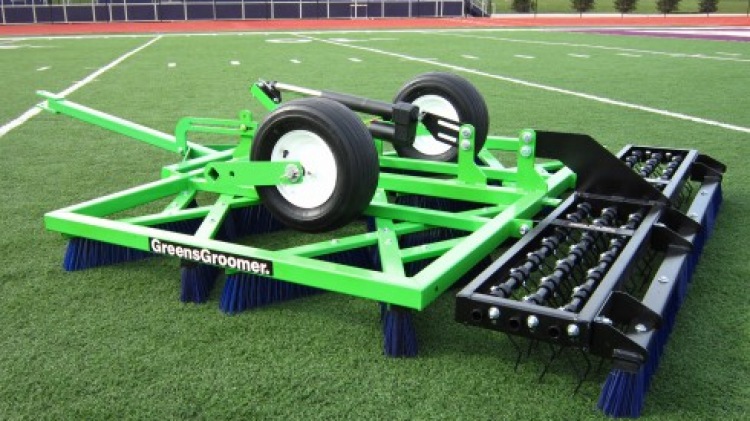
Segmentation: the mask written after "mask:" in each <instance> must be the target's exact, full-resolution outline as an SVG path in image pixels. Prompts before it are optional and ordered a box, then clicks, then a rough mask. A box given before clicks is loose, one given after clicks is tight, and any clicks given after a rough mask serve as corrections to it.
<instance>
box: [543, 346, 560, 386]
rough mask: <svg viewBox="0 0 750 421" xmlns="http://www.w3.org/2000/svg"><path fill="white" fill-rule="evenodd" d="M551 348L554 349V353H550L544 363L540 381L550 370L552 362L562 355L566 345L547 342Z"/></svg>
mask: <svg viewBox="0 0 750 421" xmlns="http://www.w3.org/2000/svg"><path fill="white" fill-rule="evenodd" d="M547 345H548V346H549V348H550V351H552V354H550V356H549V359H548V360H547V362H546V363H545V364H544V368H542V372H541V374H539V382H541V381H542V380H543V379H544V376H545V375H546V374H547V371H549V368H550V366H552V363H553V362H554V361H555V360H556V359H557V357H559V356H560V354H561V353H562V351H563V349H565V347H562V346H554V345H552V344H550V343H548V344H547Z"/></svg>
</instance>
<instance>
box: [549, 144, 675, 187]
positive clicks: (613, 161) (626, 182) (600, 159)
mask: <svg viewBox="0 0 750 421" xmlns="http://www.w3.org/2000/svg"><path fill="white" fill-rule="evenodd" d="M536 139H537V143H536V153H537V156H539V157H541V158H552V159H559V160H560V161H562V162H563V163H565V165H566V166H567V167H569V168H570V169H572V170H573V172H575V173H576V175H577V176H578V185H577V186H576V190H578V191H579V192H585V193H592V194H600V195H607V196H620V197H626V198H632V199H638V200H654V201H663V200H664V196H663V195H662V194H661V192H659V190H657V189H655V188H654V187H653V186H651V185H650V184H649V183H648V182H647V181H646V180H644V179H643V178H641V177H640V176H638V174H636V173H634V172H633V170H631V169H630V168H628V167H627V166H626V165H625V164H624V163H623V162H622V160H620V159H619V158H617V157H616V156H614V155H613V154H612V153H611V152H609V151H608V150H607V149H606V148H604V146H602V145H601V144H599V142H597V141H596V140H594V139H593V138H591V137H590V136H586V135H582V134H575V133H555V132H544V131H538V132H537V134H536Z"/></svg>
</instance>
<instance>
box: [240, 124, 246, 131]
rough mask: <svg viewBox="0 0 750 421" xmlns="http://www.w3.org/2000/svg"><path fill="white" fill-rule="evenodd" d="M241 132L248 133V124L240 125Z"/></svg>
mask: <svg viewBox="0 0 750 421" xmlns="http://www.w3.org/2000/svg"><path fill="white" fill-rule="evenodd" d="M240 130H242V131H243V132H245V131H247V124H240Z"/></svg>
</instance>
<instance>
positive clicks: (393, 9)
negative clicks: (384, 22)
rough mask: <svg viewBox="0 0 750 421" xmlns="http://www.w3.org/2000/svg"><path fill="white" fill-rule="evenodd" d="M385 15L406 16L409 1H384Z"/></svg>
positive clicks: (407, 14)
mask: <svg viewBox="0 0 750 421" xmlns="http://www.w3.org/2000/svg"><path fill="white" fill-rule="evenodd" d="M383 10H385V16H386V17H408V16H409V3H406V2H397V3H396V2H394V3H391V2H385V3H383Z"/></svg>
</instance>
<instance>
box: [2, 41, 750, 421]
mask: <svg viewBox="0 0 750 421" xmlns="http://www.w3.org/2000/svg"><path fill="white" fill-rule="evenodd" d="M152 38H153V37H151V36H142V37H134V38H130V37H117V38H106V39H105V38H93V39H49V40H47V39H17V40H11V39H2V40H0V45H4V46H9V45H10V46H17V47H18V48H4V49H0V57H1V58H2V59H1V60H0V75H3V76H2V78H3V79H4V82H5V83H4V84H3V86H4V88H3V101H2V107H0V125H5V124H6V123H7V122H9V121H11V120H13V119H15V118H16V117H18V116H19V115H21V114H22V113H24V112H25V111H26V110H27V109H29V108H30V107H32V106H33V105H34V104H35V103H36V102H37V101H38V99H37V98H35V96H34V91H35V90H36V89H45V90H50V91H53V92H59V91H63V90H65V89H66V88H68V87H70V86H71V85H73V84H74V83H76V82H77V81H81V80H84V79H85V78H86V77H87V76H88V75H90V74H92V73H93V72H95V71H96V70H97V69H100V68H102V67H103V66H106V65H107V64H108V63H110V62H112V61H113V60H115V59H117V58H118V57H121V56H122V55H123V54H125V53H127V52H129V51H132V50H133V49H135V48H137V47H139V46H142V45H143V44H145V43H146V42H148V41H150V40H151V39H152ZM636 40H637V42H636ZM636 46H637V47H636ZM571 54H572V55H571ZM352 59H356V60H352ZM232 61H237V62H239V64H235V65H233V64H231V62H232ZM293 61H294V62H293ZM170 63H173V64H174V65H173V66H171V67H170V65H169V64H170ZM43 67H48V69H46V70H38V69H41V68H43ZM434 70H447V71H455V72H457V73H459V74H461V75H463V76H465V77H467V78H468V79H469V80H470V81H472V82H473V83H474V84H475V85H476V86H477V87H478V88H479V90H480V91H481V92H482V93H483V94H484V96H485V99H486V101H487V103H488V106H489V109H490V112H491V132H492V133H495V134H503V135H504V134H515V133H517V131H518V130H519V129H521V128H526V127H530V128H537V129H544V130H558V131H571V132H579V133H587V134H590V135H592V136H593V137H595V138H596V139H598V140H599V141H600V142H602V143H603V144H604V145H606V146H607V147H608V148H610V149H611V150H612V151H617V150H618V149H619V148H620V147H622V146H623V145H625V144H627V143H637V144H648V145H659V146H674V147H683V148H698V149H700V150H701V151H702V152H704V153H707V154H709V155H711V156H713V157H714V158H716V159H719V160H721V161H723V162H724V163H726V164H727V165H728V167H729V171H728V174H727V175H726V177H725V179H724V183H723V186H724V205H723V209H722V212H721V214H720V216H719V220H718V223H717V226H716V230H715V232H714V234H713V237H712V239H711V240H710V242H709V243H708V246H707V247H706V248H705V251H704V255H703V258H702V263H701V264H700V266H699V267H698V269H697V272H696V273H695V277H694V281H693V284H692V289H691V291H690V293H689V294H688V297H687V300H686V302H685V304H684V305H683V308H682V311H681V312H680V314H679V318H678V321H677V325H676V327H675V330H674V332H673V334H672V336H671V340H670V342H669V344H668V346H667V348H666V352H665V355H664V357H663V358H662V361H661V363H662V364H661V367H660V369H659V372H658V373H657V375H656V376H655V377H654V382H653V384H652V389H651V392H650V393H649V395H648V397H647V401H646V407H645V411H644V419H672V420H693V419H722V420H724V419H727V420H729V419H735V420H740V419H747V417H748V416H750V414H748V411H749V410H750V306H749V305H748V299H749V298H750V297H749V296H748V289H747V280H748V279H750V265H748V263H747V262H748V260H750V250H749V249H748V248H747V245H748V239H750V225H749V224H748V223H747V211H748V209H750V188H749V187H748V185H747V184H745V183H747V182H748V180H750V166H748V165H747V162H746V161H747V159H748V156H749V155H750V112H748V110H749V109H750V96H749V95H748V74H750V43H741V42H734V43H733V42H717V41H698V40H678V39H663V38H662V39H659V38H633V37H617V36H611V35H595V34H581V33H566V32H539V31H534V30H519V31H444V32H440V33H430V32H417V33H408V32H386V31H384V32H367V33H316V34H307V35H305V34H303V35H294V34H282V33H271V34H265V35H264V34H245V35H236V34H225V35H218V36H191V37H186V36H164V37H162V38H160V39H159V40H158V41H156V42H155V43H153V44H152V45H150V46H148V47H147V48H144V49H143V50H142V51H139V52H138V53H136V54H133V55H132V57H129V58H128V59H126V60H124V61H122V62H121V63H120V64H118V65H117V66H115V67H113V68H112V69H111V70H109V71H107V72H104V73H102V74H101V75H99V76H97V77H96V78H95V79H94V80H93V81H91V82H90V83H87V84H85V85H83V86H82V87H81V88H80V89H78V90H76V91H75V92H73V93H72V94H71V95H70V96H69V98H70V99H72V100H75V101H77V102H80V103H83V104H86V105H88V106H91V107H94V108H97V109H101V110H103V111H106V112H109V113H112V114H116V115H118V116H121V117H125V118H128V119H132V120H134V121H137V122H139V123H142V124H145V125H148V126H152V127H154V128H157V129H160V130H163V131H168V132H169V131H172V130H173V128H174V123H175V122H176V121H177V119H179V118H180V117H182V116H186V115H192V116H206V117H228V118H233V117H235V116H236V112H237V111H238V110H240V109H242V108H248V107H249V108H251V109H252V110H255V111H258V112H260V111H261V108H260V107H259V106H257V105H256V104H254V103H253V102H252V100H251V98H250V96H249V94H248V91H247V88H248V86H249V85H250V84H251V83H252V82H253V81H255V80H256V79H257V78H264V79H273V80H280V81H284V82H287V83H292V84H295V85H301V86H306V87H311V88H318V89H330V90H338V91H343V92H350V93H354V94H359V95H364V96H369V97H372V98H378V99H383V100H389V99H390V98H392V97H393V95H394V94H395V93H396V92H397V90H398V89H399V87H400V86H401V85H402V84H403V83H404V82H405V81H407V80H409V79H410V78H412V77H413V76H415V75H416V74H419V73H421V72H426V71H434ZM691 118H692V119H691ZM696 118H697V119H696ZM0 157H2V159H3V164H2V168H3V170H2V174H3V177H2V179H1V180H0V189H2V195H3V196H2V197H3V198H4V200H2V202H1V203H0V214H2V219H0V221H1V222H0V256H2V260H1V264H0V419H55V420H60V419H107V418H117V419H120V418H130V419H264V418H271V417H274V418H282V419H292V420H297V419H299V420H303V419H313V418H314V419H450V420H455V419H467V420H468V419H529V420H576V419H599V418H602V416H601V414H600V413H599V412H598V411H597V410H596V409H595V402H596V399H597V397H598V394H599V388H600V383H601V381H602V380H603V379H604V377H605V375H606V370H607V369H606V368H605V370H604V372H602V373H600V374H599V375H598V376H593V377H594V378H593V379H592V380H590V381H588V382H586V383H585V384H584V385H583V387H582V388H581V390H580V391H579V393H577V394H575V395H573V394H572V391H573V388H574V385H575V382H576V380H575V376H574V375H573V373H572V371H571V370H570V368H569V367H567V366H566V364H565V363H564V362H562V361H558V362H557V363H556V364H555V365H554V366H553V368H552V369H551V371H550V373H548V374H547V376H546V377H545V378H544V380H543V382H542V383H539V382H538V381H537V376H538V374H539V372H540V370H541V368H542V366H543V361H542V359H543V358H542V356H541V355H536V356H532V357H531V358H530V359H528V360H526V361H525V362H524V363H523V364H522V365H521V366H520V367H519V369H518V370H517V371H514V369H513V360H514V358H515V351H514V349H513V346H512V345H511V344H510V342H509V341H508V340H507V339H506V338H505V337H503V336H502V335H500V334H496V333H493V332H489V331H483V330H478V329H473V328H467V327H464V326H461V325H459V324H457V323H455V322H453V321H452V318H453V297H452V294H451V293H448V294H444V295H443V296H442V297H441V298H440V299H438V300H437V301H436V302H435V303H434V304H433V305H431V306H430V307H429V308H428V309H427V310H425V311H423V312H421V313H419V314H418V315H417V316H416V327H417V330H418V336H419V341H420V356H419V357H418V358H415V359H387V358H385V357H383V356H382V351H381V344H382V335H381V328H380V324H379V322H378V309H377V305H376V303H374V302H371V301H367V300H362V299H356V298H351V297H348V296H342V295H337V294H324V295H319V296H315V297H311V298H305V299H301V300H297V301H293V302H288V303H283V304H279V305H274V306H270V307H267V308H264V309H260V310H254V311H250V312H246V313H243V314H241V315H237V316H231V317H230V316H226V315H224V314H223V313H221V312H220V311H219V310H218V309H217V303H218V297H219V294H220V293H221V283H219V285H217V288H216V289H215V290H214V293H213V295H212V300H211V301H210V302H209V303H208V304H205V305H184V304H181V303H180V302H179V300H178V297H179V268H178V266H179V262H177V261H176V260H168V259H161V258H154V259H150V260H147V261H141V262H136V263H129V264H123V265H117V266H110V267H105V268H99V269H92V270H87V271H82V272H73V273H66V272H64V271H63V270H62V268H61V261H62V255H63V251H64V248H65V240H64V239H63V238H61V237H60V236H59V235H57V234H55V233H50V232H46V231H45V230H44V227H43V224H42V217H43V214H44V213H45V212H47V211H50V210H54V209H58V208H60V207H63V206H66V205H70V204H74V203H78V202H81V201H83V200H86V199H90V198H93V197H97V196H99V195H102V194H105V193H109V192H114V191H118V190H121V189H124V188H127V187H131V186H134V185H137V184H140V183H144V182H147V181H152V180H155V179H156V178H157V177H158V175H159V169H160V168H161V166H163V165H166V164H172V163H174V162H175V160H176V159H177V157H176V156H172V155H170V154H168V153H166V152H162V151H160V150H157V149H155V148H151V147H149V146H147V145H145V144H141V143H138V142H135V141H132V140H129V139H124V138H121V137H118V136H116V135H113V134H110V133H108V132H105V131H103V130H100V129H96V128H93V127H90V126H87V125H84V124H83V123H80V122H77V121H73V120H71V119H69V118H67V117H62V116H53V115H49V114H40V115H38V116H36V117H34V118H32V119H30V120H29V121H27V122H25V123H24V124H22V125H20V126H19V127H18V128H16V129H15V130H13V131H11V132H10V133H8V134H7V135H5V136H4V137H1V138H0ZM286 241H287V242H289V243H290V244H291V243H294V242H295V241H296V237H295V236H294V235H290V236H289V237H288V238H287V239H286Z"/></svg>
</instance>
